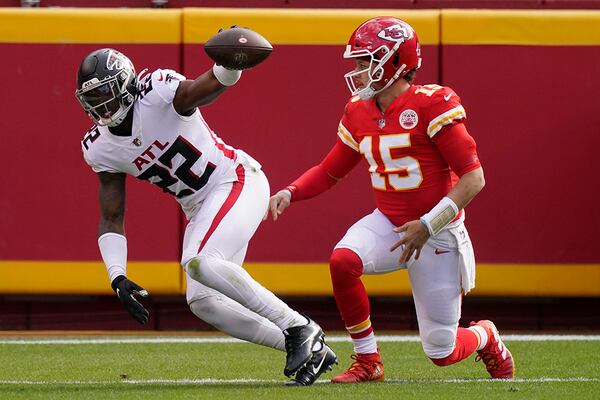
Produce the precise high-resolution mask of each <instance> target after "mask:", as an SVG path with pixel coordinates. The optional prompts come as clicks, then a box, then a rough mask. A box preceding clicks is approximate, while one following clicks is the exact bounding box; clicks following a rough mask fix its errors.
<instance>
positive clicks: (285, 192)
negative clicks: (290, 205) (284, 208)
mask: <svg viewBox="0 0 600 400" xmlns="http://www.w3.org/2000/svg"><path fill="white" fill-rule="evenodd" d="M280 193H282V194H285V195H286V196H287V197H288V200H290V201H291V200H292V192H290V191H289V190H287V189H281V190H280V191H279V192H277V194H280Z"/></svg>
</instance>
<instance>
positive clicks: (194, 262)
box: [184, 256, 209, 283]
mask: <svg viewBox="0 0 600 400" xmlns="http://www.w3.org/2000/svg"><path fill="white" fill-rule="evenodd" d="M208 261H209V259H208V257H205V256H196V257H194V258H192V259H191V260H190V261H188V263H187V264H186V265H185V267H184V269H185V272H187V273H188V275H189V276H190V277H191V278H192V279H193V280H195V281H196V282H200V283H202V280H203V273H202V270H203V269H204V268H205V267H206V265H207V263H208Z"/></svg>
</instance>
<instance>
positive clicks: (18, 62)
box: [0, 9, 600, 296]
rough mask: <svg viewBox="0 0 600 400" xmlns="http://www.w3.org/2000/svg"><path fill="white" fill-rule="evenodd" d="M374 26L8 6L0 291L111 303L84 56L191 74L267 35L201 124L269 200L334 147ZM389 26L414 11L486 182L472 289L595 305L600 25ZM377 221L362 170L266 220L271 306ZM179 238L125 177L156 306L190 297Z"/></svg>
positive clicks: (355, 18) (389, 289)
mask: <svg viewBox="0 0 600 400" xmlns="http://www.w3.org/2000/svg"><path fill="white" fill-rule="evenodd" d="M29 11H31V12H29ZM388 11H389V10H388ZM33 13H37V14H33ZM148 13H151V14H150V16H151V17H148ZM379 13H381V10H379V11H375V10H371V11H365V10H361V11H345V12H344V11H340V10H336V11H331V12H327V11H321V12H318V11H314V10H307V11H303V12H300V11H294V10H282V11H273V10H265V11H256V10H229V11H227V10H224V9H220V10H206V9H185V10H183V11H181V10H179V11H177V10H170V11H169V12H166V11H148V10H146V11H143V10H139V11H132V10H128V11H123V10H119V11H114V10H113V11H105V12H99V11H98V10H95V11H86V10H76V9H73V10H63V11H61V10H24V11H21V10H14V9H5V10H0V51H2V54H3V62H2V63H1V64H0V73H1V74H2V76H4V77H9V79H6V80H5V86H4V89H5V90H4V92H5V95H4V96H3V97H2V100H1V102H2V110H3V113H2V114H3V118H1V119H0V137H1V138H2V140H1V141H0V148H2V149H3V150H4V151H3V161H4V165H5V173H4V179H3V183H4V185H3V188H2V197H1V200H0V218H1V223H0V271H1V274H2V276H3V277H4V279H2V280H1V281H0V293H65V292H68V293H106V292H108V290H109V288H108V287H107V286H108V285H107V281H106V276H105V272H104V270H103V268H102V266H101V263H99V262H98V261H99V259H100V257H99V252H98V250H97V246H96V226H97V225H96V224H97V219H98V210H97V201H96V188H97V183H96V178H95V177H94V174H93V173H92V172H91V170H90V169H89V168H88V167H87V166H86V165H85V162H84V161H83V159H82V157H81V150H80V147H79V140H80V138H81V137H82V135H83V133H85V131H86V130H87V128H88V127H89V126H90V125H91V124H90V121H89V119H88V118H87V117H86V116H85V115H84V114H83V113H82V112H81V109H80V107H79V105H78V103H77V102H76V100H75V98H74V96H73V92H74V90H75V84H74V82H75V74H76V71H77V66H78V65H79V62H80V60H81V59H82V58H83V57H84V56H85V55H86V54H87V53H89V52H90V51H91V50H93V49H95V48H98V47H100V46H112V47H117V48H118V49H120V50H122V51H123V52H125V53H126V54H127V55H128V56H129V57H130V58H131V59H132V60H133V62H134V64H135V65H136V66H137V68H138V70H139V69H141V68H145V67H147V68H150V69H153V68H157V67H163V68H174V69H177V70H180V71H182V72H183V73H185V74H186V75H187V76H188V78H193V77H195V76H197V75H198V74H200V73H202V72H203V71H204V70H206V68H208V67H210V65H211V62H210V60H209V59H208V58H207V57H206V55H205V54H204V52H203V51H202V48H201V43H202V42H204V41H205V40H206V38H208V37H209V36H210V35H212V33H213V32H216V30H217V28H218V27H220V26H228V25H231V24H232V23H238V24H241V25H244V26H251V27H253V28H254V29H256V30H258V31H260V32H262V33H264V34H265V36H266V37H267V38H269V39H270V40H271V41H272V42H273V43H274V46H275V50H274V52H273V55H272V56H271V57H270V59H268V60H267V61H266V62H265V63H264V64H263V65H261V66H260V67H258V68H256V69H253V70H251V71H247V72H245V73H244V76H243V79H242V80H241V81H240V83H239V84H238V85H236V87H235V88H233V89H231V90H230V91H229V92H227V93H226V94H225V95H224V96H223V97H222V98H221V99H220V100H219V101H218V102H217V103H215V104H214V105H211V106H209V107H207V108H205V109H202V112H203V114H204V115H205V117H206V119H207V121H208V122H209V124H210V125H211V126H212V128H213V129H214V130H215V131H216V132H217V133H218V134H219V135H220V136H221V137H222V138H223V139H224V140H225V141H226V142H227V143H229V144H231V145H233V146H235V147H239V148H242V149H244V150H245V151H247V152H248V153H250V154H251V155H253V156H254V157H255V158H257V159H258V160H259V161H260V162H261V163H262V164H263V167H264V170H265V172H266V173H267V176H268V177H269V180H270V182H271V187H272V190H273V191H276V190H278V189H279V188H281V187H283V186H285V185H286V184H287V183H289V182H290V181H291V180H292V179H294V178H295V177H296V176H298V175H299V174H300V173H301V172H303V171H304V170H305V169H306V168H308V167H310V166H312V165H314V164H315V163H317V162H318V161H319V160H320V159H321V157H322V156H323V155H324V154H325V152H326V151H327V150H328V149H329V147H330V146H331V145H332V144H333V143H334V141H335V134H336V133H335V131H336V126H337V122H338V120H339V117H340V115H341V111H342V109H343V106H344V104H345V101H346V100H347V97H348V92H347V88H346V87H345V84H344V81H343V79H342V75H343V74H344V73H345V72H347V70H348V69H349V68H351V67H350V65H349V64H347V63H345V62H343V61H342V60H341V56H340V55H341V52H342V50H343V42H344V41H345V39H346V36H348V35H349V33H350V32H351V31H352V29H353V27H354V26H356V25H357V24H358V23H359V22H361V21H362V20H364V19H366V18H368V17H369V16H371V15H377V14H379ZM389 13H395V14H397V15H398V16H401V17H403V18H406V19H407V20H408V21H409V22H410V23H411V24H413V25H414V26H415V28H416V29H417V31H418V32H419V35H420V38H421V41H422V42H423V49H424V50H423V51H424V53H423V56H424V65H423V68H422V70H420V71H419V73H418V76H417V83H436V82H439V83H442V84H445V85H449V86H451V87H453V88H454V89H455V90H456V91H457V92H458V93H459V95H460V96H461V98H462V100H463V104H464V105H465V108H466V109H467V113H468V117H469V119H468V128H469V131H470V132H471V133H472V135H473V136H474V137H475V139H476V140H477V142H478V146H479V151H480V155H481V159H482V162H483V165H484V169H485V172H486V178H487V186H486V188H485V189H484V191H483V192H482V193H481V194H480V195H479V196H478V197H477V199H476V200H475V201H474V202H473V203H472V204H471V205H469V207H468V210H467V215H468V216H467V226H468V227H469V229H470V232H471V236H472V238H473V241H474V245H475V250H476V254H477V257H478V261H479V262H480V264H481V265H480V270H479V283H480V286H479V292H477V291H476V292H475V294H478V293H479V294H489V295H509V294H512V295H514V294H517V295H528V294H534V295H540V294H542V295H552V294H556V295H587V296H589V295H600V255H599V254H598V252H597V250H598V248H597V246H596V245H595V239H594V238H598V237H600V215H599V214H598V213H594V212H593V210H594V203H593V202H594V201H595V198H596V197H598V195H599V193H598V192H599V188H598V185H597V184H596V183H595V182H597V180H598V179H597V178H596V177H595V176H594V173H595V172H596V171H598V170H599V168H598V161H597V158H595V157H594V156H593V154H592V151H594V150H593V149H595V148H596V147H598V145H599V144H600V143H599V142H600V135H598V133H600V132H598V129H599V128H598V126H600V116H599V115H598V113H597V112H594V111H596V109H597V108H598V104H599V103H598V100H597V99H596V98H595V92H594V90H593V89H592V88H594V87H596V86H598V84H599V83H600V82H599V78H598V75H597V73H596V71H595V67H594V66H595V65H598V64H599V62H600V30H599V29H598V26H600V13H598V12H591V11H588V12H585V15H583V14H581V13H580V14H577V13H571V12H565V13H561V12H556V13H548V14H544V15H540V14H539V13H538V14H536V15H537V17H527V15H525V14H520V13H518V12H504V13H501V14H497V13H496V14H494V13H492V14H489V13H488V14H486V13H485V12H468V11H465V12H460V11H456V12H451V11H442V12H440V11H403V12H402V13H399V12H394V11H389ZM540 13H541V12H540ZM490 18H491V19H492V20H493V21H490ZM527 18H529V19H527ZM532 18H533V19H532ZM557 18H558V20H557ZM75 20H76V21H77V22H74V21H75ZM557 21H559V22H560V24H557ZM565 21H566V22H565ZM67 22H68V24H67ZM565 23H566V25H565ZM94 24H97V25H94ZM482 24H483V25H485V26H487V27H490V29H488V30H487V31H486V30H482V29H481V26H482ZM511 24H512V25H511ZM557 26H560V27H562V28H561V30H560V31H559V30H558V29H555V28H556V27H557ZM308 27H310V29H308ZM524 27H525V28H524ZM284 28H285V29H284ZM528 29H529V30H528ZM489 31H491V33H490V32H489ZM107 32H108V33H107ZM132 32H135V33H132ZM577 32H579V33H577ZM65 38H66V39H65ZM582 61H584V62H582ZM573 78H575V79H573ZM6 94H9V95H6ZM372 208H373V200H372V194H371V191H370V184H369V178H368V175H367V172H366V168H365V166H364V165H362V164H361V165H359V167H357V168H356V170H355V171H353V172H352V173H351V174H350V175H349V176H348V177H347V178H346V179H345V180H344V181H342V182H341V183H340V184H338V186H337V187H335V188H334V189H332V190H331V191H329V192H328V193H326V194H324V195H322V196H320V197H319V198H317V199H313V200H310V201H306V202H302V203H298V204H294V206H293V207H292V208H290V209H289V210H288V211H287V212H286V214H285V215H284V216H283V218H282V219H281V220H280V221H278V222H277V223H273V222H272V221H270V222H266V223H264V224H263V225H262V226H261V227H260V228H259V231H258V232H257V234H256V236H255V237H254V239H253V240H252V243H251V246H250V249H249V252H248V258H247V260H248V262H249V264H248V268H249V269H250V270H251V272H252V273H253V274H254V275H255V276H256V277H257V279H258V280H259V281H261V282H265V284H266V285H267V286H268V287H272V288H273V289H274V290H276V291H277V292H279V293H284V294H324V293H330V286H329V283H328V277H327V271H326V265H325V263H326V262H327V259H328V256H329V254H330V251H331V249H332V247H333V245H334V244H335V243H336V242H337V240H339V238H341V236H342V235H343V233H344V232H345V231H346V229H347V228H348V227H349V226H350V225H351V224H352V223H354V222H355V221H356V220H357V219H358V218H360V217H361V216H363V215H364V214H366V213H368V212H370V211H371V210H372ZM181 228H182V219H181V213H180V211H179V210H178V207H177V205H176V203H175V202H174V201H173V200H172V199H170V198H168V197H167V196H164V195H162V194H161V192H160V190H159V189H157V188H155V187H151V186H149V185H145V184H142V183H141V182H137V181H136V180H135V179H129V185H128V207H127V220H126V229H127V234H128V242H129V259H130V260H131V261H132V263H130V271H131V272H132V274H134V275H133V276H135V274H139V276H143V278H141V281H142V282H147V283H146V286H149V289H151V290H152V289H154V293H165V294H172V293H181V292H182V290H183V284H182V275H181V270H180V268H179V266H178V265H177V261H178V259H179V252H180V241H181ZM149 262H152V263H149ZM148 268H152V271H150V272H148ZM157 271H160V272H157ZM296 271H299V272H300V274H298V273H297V272H296ZM292 273H293V274H294V275H293V276H294V278H293V279H292V278H290V277H291V276H292V275H291V274H292ZM299 275H308V276H313V277H314V276H318V277H319V282H320V283H319V284H318V285H314V284H312V283H311V282H310V280H303V279H297V278H296V277H297V276H299ZM404 275H405V274H404ZM565 275H568V276H565ZM81 277H84V278H85V279H83V280H82V279H81ZM405 278H406V277H405V276H404V277H403V278H402V279H400V278H398V279H397V278H393V279H391V280H390V279H387V278H386V279H379V280H377V278H374V279H373V281H372V282H373V283H372V285H373V286H372V287H373V291H372V293H379V294H406V293H408V289H407V288H408V286H407V283H406V279H405ZM498 279H500V281H498ZM81 282H84V283H83V284H82V283H81ZM73 284H75V285H77V286H75V287H73ZM565 288H566V289H565Z"/></svg>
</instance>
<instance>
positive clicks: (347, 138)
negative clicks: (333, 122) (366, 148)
mask: <svg viewBox="0 0 600 400" xmlns="http://www.w3.org/2000/svg"><path fill="white" fill-rule="evenodd" d="M350 107H351V103H348V104H346V108H345V110H344V114H343V115H342V119H341V120H340V124H339V125H338V142H341V143H343V144H344V145H346V146H348V147H350V148H351V149H352V150H354V151H356V152H359V146H358V141H357V140H356V138H355V136H354V134H353V133H352V131H353V128H352V123H351V120H350V112H349V108H350Z"/></svg>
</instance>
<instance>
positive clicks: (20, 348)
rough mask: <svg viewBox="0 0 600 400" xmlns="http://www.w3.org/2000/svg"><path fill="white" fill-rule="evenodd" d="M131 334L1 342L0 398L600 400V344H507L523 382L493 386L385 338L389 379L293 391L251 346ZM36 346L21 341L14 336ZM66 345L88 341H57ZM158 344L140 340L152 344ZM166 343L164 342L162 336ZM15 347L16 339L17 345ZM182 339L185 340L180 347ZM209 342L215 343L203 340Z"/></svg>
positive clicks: (464, 367) (468, 366)
mask: <svg viewBox="0 0 600 400" xmlns="http://www.w3.org/2000/svg"><path fill="white" fill-rule="evenodd" d="M161 338H162V339H164V338H165V337H159V336H150V337H149V336H143V337H140V336H137V337H136V336H128V337H127V338H123V339H125V340H134V341H135V340H137V341H138V342H137V343H123V342H122V341H121V342H119V341H118V339H119V338H115V337H110V338H108V339H107V341H106V342H105V343H90V342H89V341H90V340H91V339H98V338H95V337H89V336H86V337H72V338H71V337H70V338H67V337H59V338H57V337H53V338H52V339H54V340H55V341H54V342H49V343H48V342H45V343H43V344H42V343H40V342H42V341H45V339H47V338H40V337H27V338H26V337H21V338H14V337H11V338H1V337H0V399H2V400H4V399H27V400H30V399H69V400H70V399H94V400H97V399H109V398H115V399H121V398H123V399H145V400H146V399H169V400H171V399H174V400H177V399H211V398H215V399H236V400H242V399H261V398H268V399H269V400H275V399H362V398H364V399H370V398H372V399H402V398H411V399H413V398H416V399H428V400H431V399H449V398H476V397H478V398H481V399H530V398H531V399H562V398H564V399H567V398H568V399H600V340H598V336H595V337H593V338H590V339H594V340H561V341H556V340H553V341H540V340H539V338H538V340H533V341H529V340H527V338H525V339H524V338H516V337H515V338H514V339H513V340H510V337H509V340H506V344H507V345H508V346H509V348H510V349H511V351H512V353H513V355H514V357H515V360H516V365H517V379H516V380H513V381H491V380H489V379H487V378H488V375H487V372H486V371H485V368H484V366H483V364H482V363H475V362H474V357H473V356H472V357H471V358H469V359H467V360H465V361H463V362H461V363H459V364H457V365H454V366H451V367H446V368H438V367H436V366H434V365H433V364H432V363H431V362H429V361H428V360H427V358H426V357H425V356H424V354H423V352H422V350H421V346H420V344H419V343H418V342H416V341H408V342H407V341H400V342H398V341H392V340H393V338H390V341H385V342H380V346H381V351H382V354H383V359H384V363H385V373H386V382H384V383H376V384H358V385H333V384H330V383H328V382H327V380H326V379H321V380H320V381H318V382H317V383H316V384H315V385H314V386H312V387H308V388H290V387H285V386H283V383H284V382H286V378H285V377H284V376H283V373H282V370H283V365H284V360H285V356H284V354H283V353H281V352H277V351H274V350H271V349H268V348H264V347H260V346H257V345H251V344H246V343H205V342H198V343H193V342H190V340H189V338H187V339H188V340H186V338H181V337H173V336H169V337H167V340H169V341H171V342H167V343H164V342H159V343H156V341H158V340H161ZM20 339H23V340H29V341H33V342H34V343H30V344H24V343H20V344H15V343H13V342H12V340H20ZM56 339H60V340H63V339H74V340H73V341H74V342H76V341H77V340H79V339H83V340H86V341H88V342H84V343H56ZM148 339H150V341H151V342H150V343H147V342H145V343H140V342H139V341H140V340H148ZM155 339H158V340H155ZM9 340H10V341H11V343H7V342H8V341H9ZM177 340H181V341H182V342H176V341H177ZM192 340H196V341H202V340H205V337H200V336H194V337H193V338H192ZM330 345H331V347H332V348H333V349H334V350H335V351H336V352H337V354H338V357H339V358H340V364H339V365H338V366H336V368H335V369H334V371H333V372H330V373H329V374H327V375H325V376H323V377H322V378H328V377H331V376H332V375H333V374H334V373H338V372H341V371H342V370H343V369H344V368H346V367H347V366H348V365H349V362H350V359H349V355H350V353H351V349H352V347H351V344H350V343H348V342H346V341H342V340H339V339H338V340H332V341H331V342H330Z"/></svg>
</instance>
